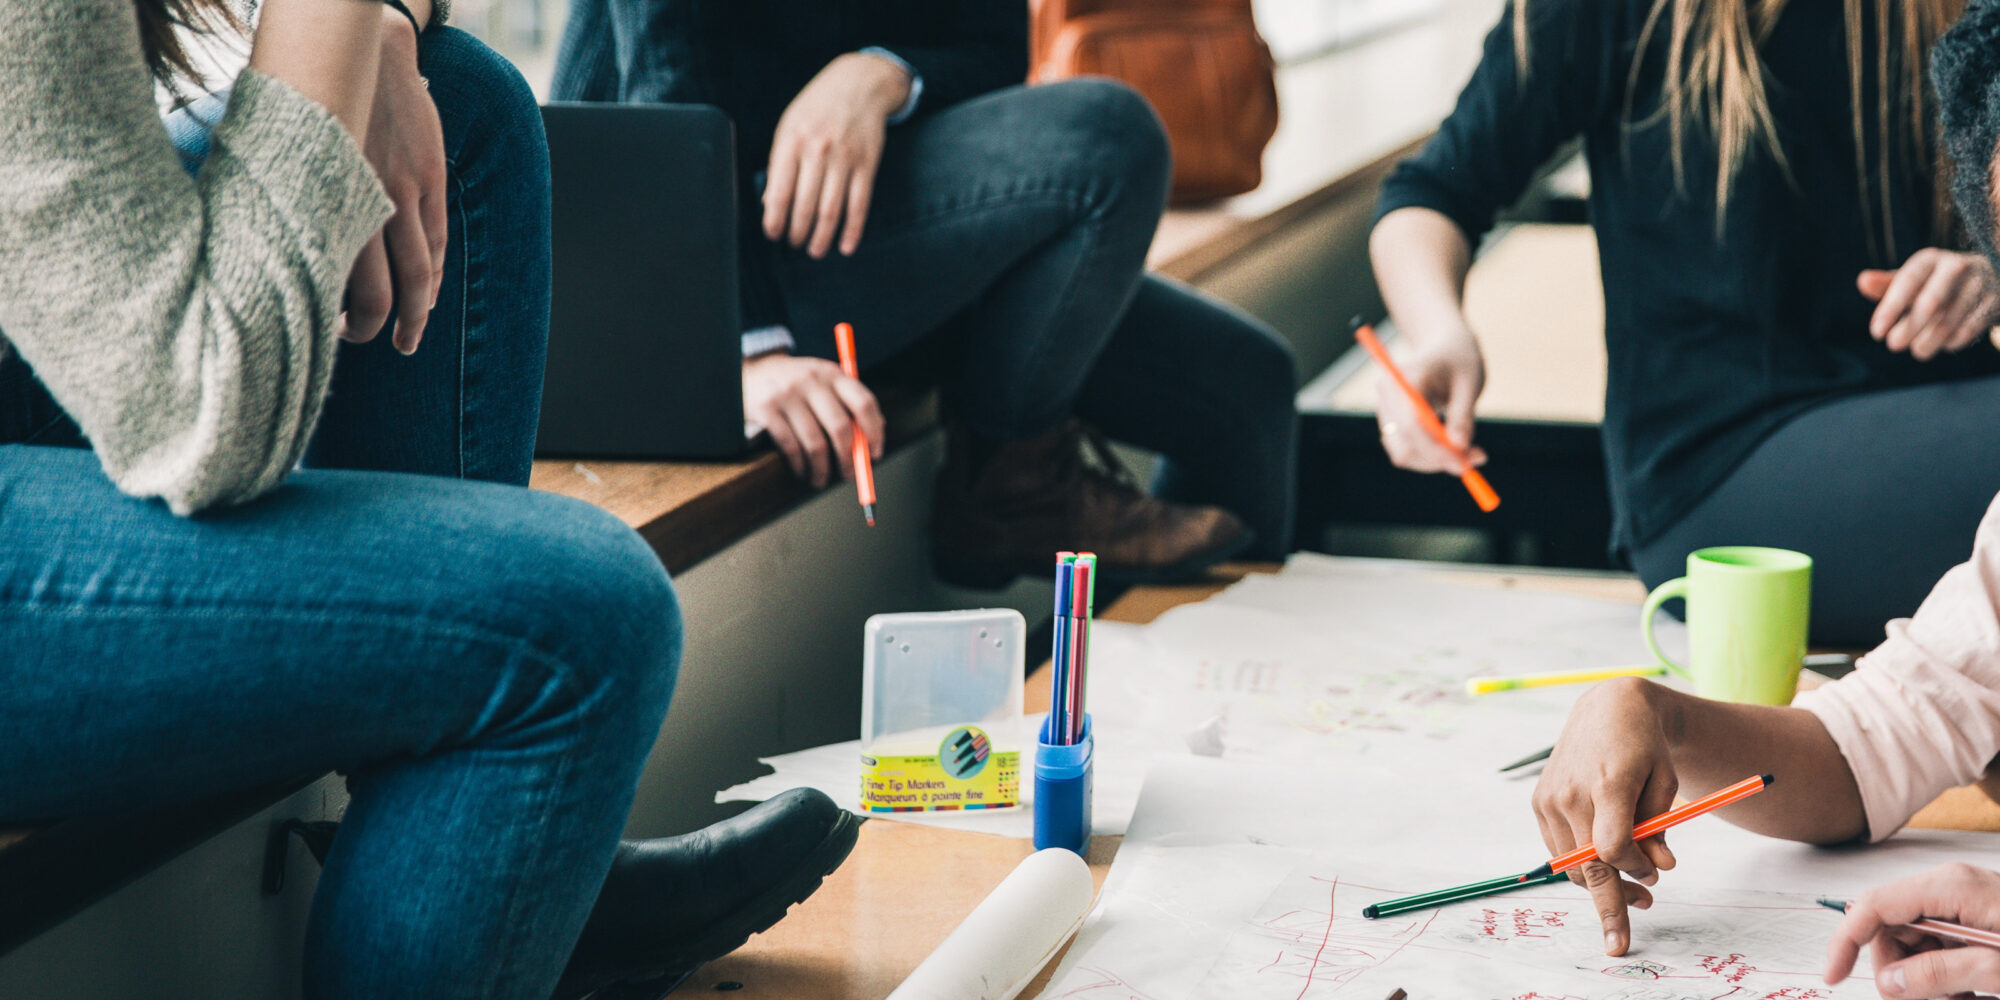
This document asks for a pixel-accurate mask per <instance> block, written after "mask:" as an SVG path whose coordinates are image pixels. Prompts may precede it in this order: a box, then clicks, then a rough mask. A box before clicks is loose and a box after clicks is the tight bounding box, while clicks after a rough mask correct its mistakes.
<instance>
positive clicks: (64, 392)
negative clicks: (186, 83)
mask: <svg viewBox="0 0 2000 1000" xmlns="http://www.w3.org/2000/svg"><path fill="white" fill-rule="evenodd" d="M389 212H390V203H389V200H388V198H387V196H386V195H385V194H384V193H383V191H382V186H381V184H380V182H378V181H377V180H376V178H375V174H374V171H373V170H371V169H370V168H369V166H368V162H367V160H366V159H364V158H363V156H362V153H361V149H360V147H359V146H358V145H357V144H356V143H355V141H354V138H353V137H352V136H351V135H349V134H348V132H347V130H346V129H345V128H343V127H342V126H341V125H340V123H339V122H338V121H336V120H335V119H334V118H333V116H332V115H331V114H329V113H328V112H327V111H326V110H325V109H324V108H322V107H320V106H319V105H318V104H316V103H314V102H313V101H311V100H310V99H308V98H306V97H304V96H303V95H301V94H299V93H298V92H297V91H295V90H292V89H291V88H290V87H287V86H285V85H284V84H282V83H279V82H278V81H276V80H273V79H271V78H269V77H266V76H263V75H261V74H259V73H256V72H254V71H249V70H246V71H245V72H244V73H243V75H242V76H241V77H239V78H238V79H237V81H236V86H235V90H234V93H233V95H232V96H231V98H230V103H229V113H228V116H227V117H226V118H225V119H224V120H223V122H222V124H221V126H220V127H219V128H218V129H217V130H216V133H215V136H214V142H213V148H212V152H211V154H210V156H209V158H208V161H207V165H206V166H205V167H204V168H203V170H202V172H201V175H200V177H199V178H191V177H189V176H188V175H187V173H186V172H185V171H184V170H182V169H181V166H180V162H179V160H178V158H177V156H176V155H175V153H174V150H173V147H172V146H171V145H170V144H169V143H168V141H167V134H166V129H165V126H164V125H162V124H161V121H160V117H159V109H158V107H157V105H156V104H155V103H154V99H153V87H152V81H151V78H150V77H149V76H148V74H147V72H146V68H145V60H144V57H143V55H142V53H141V50H140V47H139V31H138V27H137V20H136V18H135V17H134V15H133V9H132V0H0V352H4V351H5V350H6V349H7V348H8V347H9V346H10V345H11V347H12V349H13V350H16V351H19V352H20V354H21V357H23V358H24V359H26V360H27V362H28V363H29V364H30V365H32V366H34V369H35V374H36V375H38V376H39V377H40V378H41V380H42V381H43V382H44V383H45V384H46V385H47V386H48V387H49V390H50V392H51V393H53V394H54V396H55V398H56V400H57V401H58V402H60V403H61V404H62V406H63V408H64V409H66V410H67V411H69V413H70V415H71V416H72V417H74V418H75V419H76V421H77V423H78V424H79V425H80V426H81V427H82V429H83V431H84V433H85V434H87V435H88V436H89V437H90V440H91V444H92V445H93V446H94V447H95V449H96V451H97V456H98V459H99V461H100V462H102V463H103V466H104V471H105V473H106V474H107V475H109V476H110V477H111V479H112V480H113V481H114V482H116V483H117V484H118V487H119V488H120V489H122V490H124V491H125V492H127V493H130V494H132V495H134V496H141V497H159V498H162V499H164V500H165V501H166V503H167V505H168V506H169V507H171V508H172V509H173V510H174V512H175V513H178V514H188V513H192V512H194V511H196V510H199V509H201V508H203V507H207V506H210V505H214V504H227V503H238V502H241V501H244V500H247V499H250V498H251V497H254V496H257V495H258V494H260V493H263V492H265V491H267V490H269V489H271V488H272V487H274V486H276V485H277V484H278V483H279V481H281V480H282V479H284V477H285V475H286V474H287V473H288V472H290V471H291V469H292V468H293V466H295V465H296V464H297V463H298V460H299V456H300V454H301V453H302V452H303V451H304V450H305V446H306V441H307V439H308V438H309V437H310V436H311V434H312V430H313V425H314V423H315V422H316V421H317V420H318V417H319V412H320V404H321V401H322V399H323V398H324V397H325V395H326V387H327V378H328V375H329V374H330V372H331V369H332V367H333V356H334V346H335V340H336V338H335V321H336V318H337V316H338V314H339V312H340V303H341V295H342V292H343V291H344V289H345V286H346V280H347V273H348V270H349V268H350V267H351V266H352V265H353V263H354V258H355V256H356V255H357V254H358V253H359V252H360V249H361V246H362V244H363V243H365V242H366V241H367V240H368V238H369V236H371V235H372V234H373V233H374V232H375V231H376V230H377V229H378V228H380V227H381V225H382V223H383V222H384V221H385V220H386V219H387V218H388V216H389Z"/></svg>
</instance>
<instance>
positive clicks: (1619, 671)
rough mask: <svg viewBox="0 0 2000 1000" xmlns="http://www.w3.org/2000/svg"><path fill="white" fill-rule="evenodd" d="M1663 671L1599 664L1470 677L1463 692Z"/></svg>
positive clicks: (1662, 670)
mask: <svg viewBox="0 0 2000 1000" xmlns="http://www.w3.org/2000/svg"><path fill="white" fill-rule="evenodd" d="M1666 672H1667V668H1666V667H1664V666H1661V665H1659V664H1657V663H1656V664H1653V665H1652V666H1646V667H1603V668H1601V669H1598V670H1571V671H1568V672H1565V673H1558V674H1525V675H1523V676H1520V677H1474V678H1472V679H1471V680H1468V681H1466V682H1465V693H1466V694H1472V695H1479V694H1492V693H1494V692H1495V691H1523V690H1526V689H1528V688H1539V687H1554V686H1556V685H1558V684H1589V683H1592V682H1594V681H1608V680H1610V679H1611V678H1613V677H1658V676H1660V675H1662V674H1664V673H1666Z"/></svg>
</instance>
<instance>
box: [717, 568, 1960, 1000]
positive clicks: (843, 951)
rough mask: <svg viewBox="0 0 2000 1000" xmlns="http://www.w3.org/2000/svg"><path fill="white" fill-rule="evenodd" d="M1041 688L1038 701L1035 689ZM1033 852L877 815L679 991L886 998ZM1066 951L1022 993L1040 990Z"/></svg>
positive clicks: (1111, 614)
mask: <svg viewBox="0 0 2000 1000" xmlns="http://www.w3.org/2000/svg"><path fill="white" fill-rule="evenodd" d="M1273 568H1274V567H1268V566H1232V567H1228V568H1226V569H1225V570H1223V571H1218V572H1217V573H1216V574H1215V576H1214V577H1213V578H1212V579H1211V580H1209V581H1206V582H1203V583H1199V584H1192V585H1186V586H1177V587H1144V588H1138V589H1135V590H1133V591H1131V592H1130V593H1127V594H1126V595H1125V596H1124V597H1123V598H1121V599H1119V600H1118V601H1117V602H1116V603H1115V604H1113V605H1112V606H1111V607H1110V608H1108V609H1107V610H1106V611H1105V613H1104V614H1103V615H1102V616H1101V617H1102V618H1103V619H1105V620H1107V621H1122V622H1132V623H1139V624H1143V623H1145V622H1150V621H1152V620H1153V619H1154V618H1157V617H1158V616H1159V615H1160V614H1161V613H1163V612H1165V611H1167V610H1168V609H1170V608H1174V607H1178V606H1180V605H1182V604H1191V603H1194V602H1196V601H1201V600H1205V599H1207V598H1208V597H1210V596H1212V595H1213V594H1215V593H1216V592H1218V591H1220V590H1222V589H1223V588H1224V587H1226V586H1228V585H1229V584H1230V583H1232V582H1234V581H1236V580H1238V579H1241V578H1242V577H1243V576H1244V575H1247V574H1248V573H1251V572H1269V571H1271V570H1272V569H1273ZM1439 576H1440V577H1441V578H1444V579H1449V580H1451V581H1453V582H1455V583H1469V584H1476V585H1484V586H1495V587H1510V588H1521V589H1528V590H1540V591H1551V592H1557V593H1567V594H1576V595H1579V596H1586V597H1596V598H1601V599H1605V600H1616V601H1625V602H1629V603H1632V604H1638V603H1640V602H1641V601H1642V600H1643V599H1644V598H1645V588H1644V587H1642V586H1640V584H1639V582H1638V581H1637V580H1635V579H1633V578H1631V577H1626V576H1618V575H1612V574H1603V573H1569V572H1558V571H1536V570H1517V569H1499V568H1493V569H1488V568H1478V567H1469V568H1467V569H1466V570H1464V571H1455V570H1454V571H1448V572H1441V573H1440V574H1439ZM1044 669H1046V668H1044ZM1040 675H1041V671H1037V672H1036V674H1035V675H1034V676H1035V677H1039V676H1040ZM1028 691H1029V692H1031V694H1030V696H1029V698H1028V700H1029V702H1030V703H1031V704H1030V705H1029V710H1030V711H1031V712H1034V711H1043V710H1045V709H1046V708H1047V698H1048V696H1047V685H1046V684H1040V685H1037V684H1034V683H1032V682H1031V683H1030V684H1029V685H1028ZM1037 691H1039V692H1041V694H1040V697H1039V699H1037V698H1036V697H1035V696H1034V695H1033V694H1032V692H1037ZM1036 702H1039V703H1036ZM1910 825H1911V826H1915V827H1931V828H1937V829H1959V830H1982V831H1989V832H2000V806H1996V805H1995V804H1994V803H1993V801H1992V800H1991V799H1988V798H1987V797H1986V796H1984V795H1982V794H1981V793H1980V792H1979V791H1978V790H1977V789H1973V788H1962V789H1955V790H1953V791H1951V792H1948V793H1946V794H1945V795H1944V796H1941V797H1940V798H1939V799H1938V800H1937V802H1935V803H1933V804H1932V805H1931V806H1930V807H1929V808H1927V809H1925V810H1924V811H1923V812H1922V813H1919V814H1918V816H1917V818H1916V820H1914V821H1912V823H1911V824H1910ZM1122 839H1123V838H1119V837H1098V838H1095V839H1093V840H1092V841H1091V848H1090V853H1089V857H1088V858H1087V860H1088V861H1089V862H1090V870H1091V875H1092V877H1093V878H1094V879H1095V880H1096V882H1097V884H1098V886H1099V887H1100V888H1101V887H1102V886H1103V884H1104V876H1105V874H1106V873H1107V872H1108V870H1109V869H1110V865H1111V861H1112V858H1113V856H1114V855H1115V854H1116V853H1117V849H1118V844H1119V843H1120V841H1121V840H1122ZM1032 853H1034V848H1033V846H1032V845H1031V844H1030V843H1029V842H1028V841H1025V840H1014V839H1010V838H1005V837H994V836H990V835H987V834H978V833H962V832H959V831H954V830H949V829H941V828H938V827H928V826H917V825H915V824H911V823H896V822H889V821H881V820H876V821H871V822H869V823H866V824H864V825H863V826H862V828H861V840H860V843H859V844H858V845H856V847H855V849H854V853H853V855H852V856H850V857H849V858H848V861H847V863H846V864H845V865H843V866H842V867H841V869H840V870H839V871H837V872H835V873H834V874H833V875H832V876H830V877H829V878H828V879H827V880H826V885H825V886H824V887H823V888H821V889H820V891H819V892H818V893H817V894H816V895H814V896H813V897H812V898H811V899H809V900H807V901H805V902H804V903H802V904H800V905H799V906H798V907H796V908H794V909H793V910H792V912H791V914H790V915H789V916H787V917H786V918H785V919H784V920H783V921H780V922H779V923H778V925H777V926H775V927H773V928H771V929H770V930H769V931H766V932H765V933H763V934H760V935H758V936H756V937H754V938H752V939H750V943H749V944H747V945H745V946H744V947H743V948H741V949H739V950H738V951H737V952H736V953H735V954H732V955H729V956H728V957H726V958H722V959H720V960H718V961H715V962H713V963H710V964H709V965H708V966H707V967H706V968H704V969H703V970H701V971H700V972H699V973H697V974H696V976H695V978H693V979H691V980H689V982H688V984H687V985H686V986H684V987H682V989H683V990H684V991H687V992H688V993H689V994H690V995H697V994H703V993H704V992H706V991H713V990H716V989H717V988H718V987H720V988H722V989H726V990H730V991H731V992H729V996H731V997H732V998H737V1000H882V998H883V997H886V996H888V995H889V993H890V991H892V990H894V989H895V988H896V986H897V985H898V984H899V983H901V982H902V981H903V979H904V977H906V976H908V975H909V973H910V971H911V970H913V969H915V968H916V967H917V965H918V964H919V963H921V962H922V961H923V960H924V959H925V958H926V957H927V956H929V955H930V953H931V951H932V950H934V949H935V948H936V947H937V946H938V945H939V944H940V943H942V942H943V941H944V939H945V937H946V935H948V934H950V933H951V931H952V929H953V928H955V927H957V926H958V923H959V921H960V920H963V919H964V918H965V915H966V914H968V913H970V912H972V910H973V908H974V907H976V906H978V905H979V903H980V901H981V900H983V899H985V898H986V894H987V893H988V892H990V891H992V889H993V887H994V886H996V885H998V884H999V883H1000V880H1001V879H1003V878H1005V877H1006V876H1007V875H1008V873H1010V872H1012V871H1013V870H1014V866H1016V865H1018V864H1019V863H1020V862H1021V860H1022V859H1023V858H1026V857H1027V856H1028V855H1030V854H1032ZM1059 961H1060V958H1058V959H1057V961H1052V962H1051V963H1050V964H1049V968H1047V969H1044V970H1043V971H1042V975H1041V976H1040V977H1039V978H1038V979H1037V980H1036V981H1035V983H1034V984H1032V985H1031V986H1029V988H1028V989H1027V990H1026V991H1025V992H1024V993H1023V994H1022V996H1023V997H1036V996H1039V995H1040V993H1041V991H1042V988H1043V987H1044V986H1046V985H1047V982H1048V979H1049V977H1050V976H1051V975H1052V974H1053V972H1054V967H1055V965H1056V964H1058V962H1059ZM724 984H735V985H734V986H730V985H724Z"/></svg>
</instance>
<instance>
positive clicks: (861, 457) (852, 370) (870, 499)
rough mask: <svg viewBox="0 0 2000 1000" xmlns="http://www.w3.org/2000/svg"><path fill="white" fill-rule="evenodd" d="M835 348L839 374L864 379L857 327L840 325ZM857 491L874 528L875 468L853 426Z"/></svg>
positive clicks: (864, 439) (835, 333) (863, 438)
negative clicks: (857, 358) (856, 348)
mask: <svg viewBox="0 0 2000 1000" xmlns="http://www.w3.org/2000/svg"><path fill="white" fill-rule="evenodd" d="M833 343H834V347H835V348H836V349H837V350H838V351H839V352H840V371H841V374H843V375H846V376H847V377H848V378H852V379H858V378H860V377H861V365H860V364H859V363H858V362H856V361H855V360H854V327H853V326H851V325H849V324H846V323H841V324H838V325H836V326H835V327H834V328H833ZM854 491H855V492H856V493H858V494H860V496H861V516H862V517H865V518H867V519H868V526H869V527H871V528H872V527H874V526H875V464H874V463H873V462H872V461H870V460H869V457H868V435H867V434H865V433H863V432H862V430H861V425H860V424H855V425H854Z"/></svg>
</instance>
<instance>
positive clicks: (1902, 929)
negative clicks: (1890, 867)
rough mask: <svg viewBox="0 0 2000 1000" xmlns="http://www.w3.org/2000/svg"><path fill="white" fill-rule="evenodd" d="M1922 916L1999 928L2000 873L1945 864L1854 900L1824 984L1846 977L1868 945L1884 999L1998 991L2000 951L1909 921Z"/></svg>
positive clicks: (1831, 950) (1830, 948)
mask: <svg viewBox="0 0 2000 1000" xmlns="http://www.w3.org/2000/svg"><path fill="white" fill-rule="evenodd" d="M1924 917H1932V918H1935V919H1937V920H1948V921H1951V922H1952V923H1955V924H1964V925H1965V926H1967V927H1977V928H1980V929H1982V930H2000V873H1995V872H1991V871H1987V870H1986V869H1984V868H1974V867H1972V866H1971V865H1965V864H1953V865H1945V866H1944V867H1942V868H1936V869H1933V870H1931V871H1928V872H1925V873H1923V874H1921V875H1913V876H1911V877H1909V878H1906V879H1903V880H1901V881H1898V882H1891V883H1889V884H1888V885H1885V886H1882V887H1880V888H1878V889H1874V890H1871V891H1870V892H1868V893H1867V894H1866V895H1864V896H1862V897H1861V898H1860V899H1857V900H1855V901H1854V902H1853V903H1852V904H1851V905H1849V906H1848V908H1847V919H1845V920H1842V921H1841V922H1840V927H1839V929H1837V930H1835V931H1834V932H1833V940H1832V941H1831V942H1830V943H1828V945H1827V949H1826V981H1827V983H1828V984H1829V985H1831V984H1834V983H1838V982H1840V981H1841V980H1843V979H1846V978H1847V976H1848V974H1849V973H1851V972H1853V971H1854V962H1855V959H1856V958H1858V957H1860V954H1861V946H1862V945H1864V944H1866V945H1870V949H1869V950H1870V958H1872V959H1873V960H1874V963H1875V989H1876V991H1877V992H1879V993H1881V994H1882V996H1883V997H1884V998H1886V1000H1917V998H1928V997H1946V996H1950V997H1956V996H1969V995H1971V994H1973V993H1975V992H1977V993H1980V994H1992V993H2000V950H1995V949H1992V948H1985V947H1977V946H1972V947H1967V946H1962V945H1960V944H1958V943H1957V942H1947V941H1941V940H1939V939H1938V938H1935V937H1933V936H1931V935H1929V934H1926V933H1924V932H1922V931H1920V930H1917V929H1915V928H1913V927H1910V926H1908V925H1909V924H1911V923H1913V922H1915V921H1917V920H1921V919H1923V918H1924Z"/></svg>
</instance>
